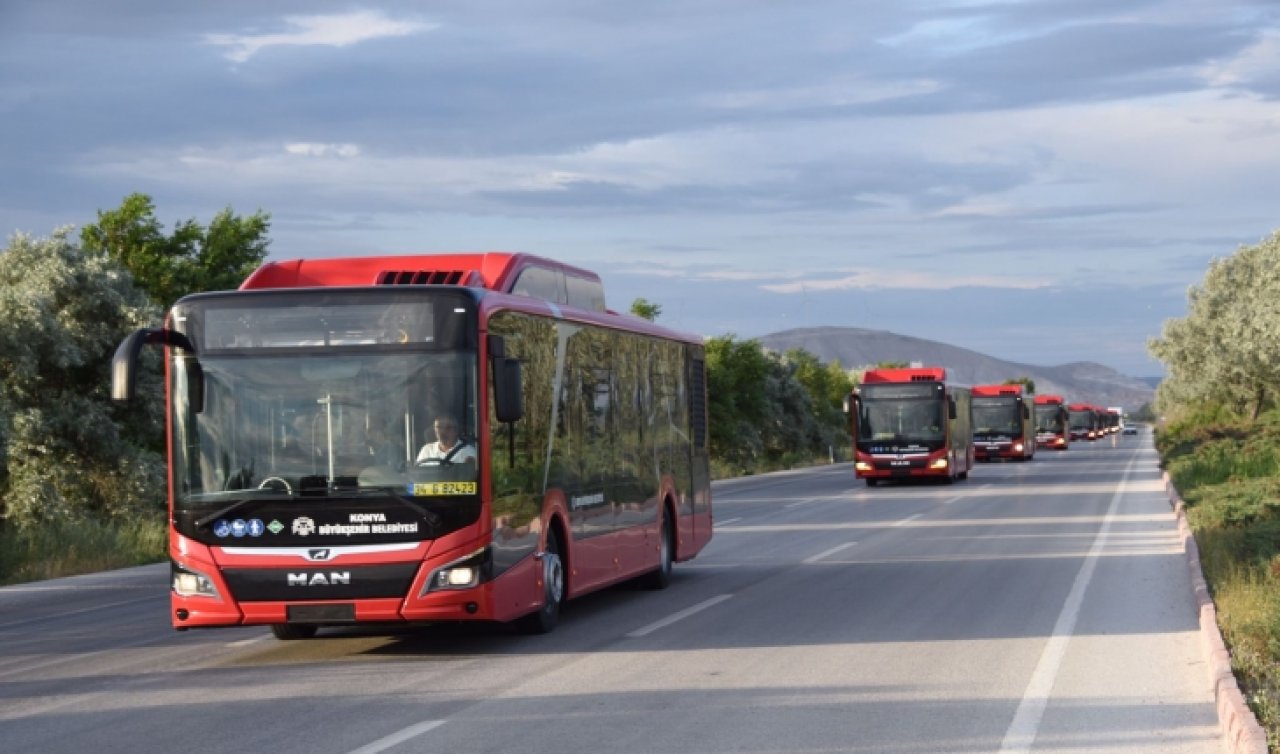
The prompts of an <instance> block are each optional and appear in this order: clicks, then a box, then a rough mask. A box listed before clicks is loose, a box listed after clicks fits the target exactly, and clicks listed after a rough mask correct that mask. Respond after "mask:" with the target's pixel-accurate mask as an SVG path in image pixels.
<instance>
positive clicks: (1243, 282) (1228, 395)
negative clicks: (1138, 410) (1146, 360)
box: [1147, 233, 1280, 419]
mask: <svg viewBox="0 0 1280 754" xmlns="http://www.w3.org/2000/svg"><path fill="white" fill-rule="evenodd" d="M1147 350H1148V351H1149V352H1150V353H1151V354H1152V355H1153V356H1155V357H1156V358H1158V359H1160V360H1161V361H1163V362H1164V363H1165V367H1166V376H1165V379H1164V380H1163V381H1162V382H1161V384H1160V387H1159V388H1158V389H1157V391H1156V404H1157V409H1158V410H1159V411H1160V412H1161V413H1166V414H1168V413H1174V414H1176V413H1178V412H1179V411H1182V410H1190V411H1197V412H1202V411H1205V410H1208V409H1212V407H1213V406H1222V407H1224V408H1227V409H1229V410H1230V411H1232V412H1234V413H1236V414H1238V415H1242V416H1248V417H1250V418H1252V419H1256V418H1257V417H1258V416H1259V415H1260V414H1261V413H1262V411H1264V410H1265V409H1266V408H1268V407H1269V406H1272V405H1274V404H1275V401H1276V396H1275V395H1274V389H1273V386H1274V385H1276V384H1278V383H1280V233H1278V234H1274V235H1272V236H1271V237H1269V238H1267V239H1265V240H1264V241H1263V242H1262V243H1261V244H1259V245H1257V246H1249V247H1242V248H1241V249H1239V250H1238V251H1237V252H1236V253H1235V254H1233V255H1231V256H1229V257H1225V258H1219V259H1214V260H1213V261H1212V262H1210V263H1209V269H1208V271H1207V272H1206V274H1205V278H1204V281H1203V282H1202V283H1201V284H1200V285H1198V286H1192V287H1191V289H1190V290H1189V291H1188V293H1187V316H1186V317H1184V318H1181V319H1171V320H1168V321H1166V322H1165V325H1164V329H1163V331H1162V333H1161V337H1159V338H1153V339H1151V340H1150V341H1148V344H1147Z"/></svg>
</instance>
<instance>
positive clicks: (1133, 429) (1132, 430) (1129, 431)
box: [1124, 424, 1138, 435]
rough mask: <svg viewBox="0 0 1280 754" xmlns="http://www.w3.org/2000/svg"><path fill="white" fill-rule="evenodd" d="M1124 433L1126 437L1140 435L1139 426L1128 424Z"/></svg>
mask: <svg viewBox="0 0 1280 754" xmlns="http://www.w3.org/2000/svg"><path fill="white" fill-rule="evenodd" d="M1124 433H1125V434H1126V435H1136V434H1138V425H1137V424H1126V425H1124Z"/></svg>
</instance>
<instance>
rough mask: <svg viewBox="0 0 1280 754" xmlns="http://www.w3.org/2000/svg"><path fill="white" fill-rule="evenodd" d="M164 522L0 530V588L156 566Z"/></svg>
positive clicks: (164, 546) (161, 552)
mask: <svg viewBox="0 0 1280 754" xmlns="http://www.w3.org/2000/svg"><path fill="white" fill-rule="evenodd" d="M166 538H167V532H166V530H165V525H164V522H163V521H159V522H150V521H148V522H135V523H109V522H101V521H92V520H91V521H81V522H76V523H75V524H70V523H65V524H59V525H46V526H39V527H33V528H30V529H24V530H17V529H3V530H0V584H18V583H23V582H27V581H39V580H41V579H51V578H56V577H59V576H74V575H76V574H81V573H95V572H97V571H106V570H110V569H112V568H123V567H125V566H134V565H142V564H144V563H155V562H159V561H161V560H163V559H164V558H165V553H166V552H167V539H166Z"/></svg>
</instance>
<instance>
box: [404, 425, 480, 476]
mask: <svg viewBox="0 0 1280 754" xmlns="http://www.w3.org/2000/svg"><path fill="white" fill-rule="evenodd" d="M434 428H435V431H436V437H437V438H438V439H437V440H436V441H435V442H429V443H427V444H426V445H423V446H422V450H420V451H418V457H417V459H416V460H415V461H414V463H416V464H418V465H422V464H424V463H431V462H432V461H436V462H448V463H475V462H476V449H475V447H474V446H472V445H469V444H467V443H465V442H463V441H462V440H461V438H459V436H458V422H457V421H455V420H454V419H452V418H450V417H448V416H440V417H436V421H435V425H434Z"/></svg>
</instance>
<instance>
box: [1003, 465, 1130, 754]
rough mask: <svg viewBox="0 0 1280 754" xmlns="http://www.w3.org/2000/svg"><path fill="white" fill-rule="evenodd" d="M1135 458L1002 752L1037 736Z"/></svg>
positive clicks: (1021, 748)
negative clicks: (1086, 591) (1085, 594)
mask: <svg viewBox="0 0 1280 754" xmlns="http://www.w3.org/2000/svg"><path fill="white" fill-rule="evenodd" d="M1137 462H1138V458H1137V456H1134V457H1133V458H1132V459H1130V461H1129V465H1128V466H1127V467H1125V470H1124V476H1122V477H1120V484H1119V486H1117V487H1116V492H1115V494H1114V495H1112V496H1111V507H1110V508H1109V509H1108V510H1107V516H1106V518H1105V519H1103V521H1102V526H1101V527H1100V528H1099V529H1098V536H1097V537H1095V538H1094V540H1093V547H1091V548H1090V549H1089V554H1088V555H1087V556H1085V559H1084V564H1083V565H1081V566H1080V572H1079V573H1077V574H1076V580H1075V582H1074V583H1073V584H1072V585H1071V593H1070V594H1068V595H1067V601H1066V602H1064V603H1063V605H1062V612H1061V613H1059V615H1058V622H1057V623H1056V624H1054V626H1053V634H1052V635H1050V637H1049V641H1048V643H1047V644H1046V645H1045V648H1044V652H1043V653H1041V655H1040V662H1038V663H1037V664H1036V669H1035V671H1034V672H1032V673H1031V681H1030V682H1029V683H1027V690H1026V691H1025V692H1024V693H1023V694H1022V702H1021V703H1020V704H1019V705H1018V711H1017V712H1015V713H1014V715H1013V722H1011V723H1009V730H1008V731H1006V732H1005V734H1004V741H1002V742H1001V744H1000V753H1001V754H1014V753H1015V752H1030V751H1031V744H1032V743H1033V742H1034V741H1035V740H1036V734H1037V733H1038V732H1039V730H1040V721H1041V720H1042V719H1043V718H1044V710H1045V707H1047V706H1048V704H1049V695H1050V694H1051V693H1052V692H1053V684H1054V681H1056V680H1057V677H1058V667H1059V666H1060V665H1061V664H1062V657H1063V655H1065V654H1066V652H1067V644H1068V643H1069V642H1070V641H1071V633H1072V631H1074V630H1075V627H1076V620H1077V619H1078V618H1079V617H1080V606H1081V604H1082V603H1083V602H1084V593H1085V590H1087V589H1088V588H1089V581H1090V580H1092V579H1093V572H1094V570H1095V569H1096V568H1097V565H1098V557H1099V555H1100V554H1101V553H1102V546H1103V543H1105V542H1106V539H1107V534H1108V532H1110V531H1111V522H1112V521H1113V520H1114V518H1115V515H1116V509H1117V508H1119V507H1120V498H1122V497H1123V496H1124V488H1125V485H1126V484H1127V483H1128V481H1129V474H1130V473H1131V472H1132V471H1133V466H1134V464H1136V463H1137Z"/></svg>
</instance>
